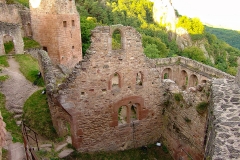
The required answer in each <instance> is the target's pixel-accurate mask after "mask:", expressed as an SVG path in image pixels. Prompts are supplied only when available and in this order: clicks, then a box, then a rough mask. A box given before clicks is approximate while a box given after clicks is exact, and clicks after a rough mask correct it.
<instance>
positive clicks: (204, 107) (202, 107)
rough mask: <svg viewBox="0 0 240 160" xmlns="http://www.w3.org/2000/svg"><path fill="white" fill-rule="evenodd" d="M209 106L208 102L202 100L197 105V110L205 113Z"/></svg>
mask: <svg viewBox="0 0 240 160" xmlns="http://www.w3.org/2000/svg"><path fill="white" fill-rule="evenodd" d="M207 107H208V102H200V103H199V104H198V105H197V107H196V110H197V112H198V113H199V114H204V113H205V112H206V111H207Z"/></svg>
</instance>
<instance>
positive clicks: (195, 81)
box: [189, 74, 198, 87]
mask: <svg viewBox="0 0 240 160" xmlns="http://www.w3.org/2000/svg"><path fill="white" fill-rule="evenodd" d="M196 85H198V78H197V76H196V75H195V74H192V75H191V76H190V78H189V87H194V86H196Z"/></svg>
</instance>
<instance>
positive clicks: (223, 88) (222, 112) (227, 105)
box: [205, 79, 240, 159]
mask: <svg viewBox="0 0 240 160" xmlns="http://www.w3.org/2000/svg"><path fill="white" fill-rule="evenodd" d="M239 97H240V91H239V86H238V85H237V84H236V83H235V82H234V81H233V80H227V79H216V80H214V81H213V82H212V103H211V107H210V108H209V110H208V113H209V114H208V133H207V145H206V148H205V157H206V158H212V159H239V158H240V149H239V144H240V143H239V136H240V134H239V122H240V118H239V113H240V107H239V104H240V98H239Z"/></svg>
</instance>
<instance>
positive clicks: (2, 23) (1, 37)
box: [0, 0, 32, 55]
mask: <svg viewBox="0 0 240 160" xmlns="http://www.w3.org/2000/svg"><path fill="white" fill-rule="evenodd" d="M31 36H32V29H31V18H30V11H29V9H28V8H26V7H23V6H21V5H18V4H6V1H5V0H1V1H0V55H4V54H5V49H4V43H6V42H9V41H12V42H13V44H14V50H15V53H16V54H23V52H24V51H23V50H24V44H23V37H31Z"/></svg>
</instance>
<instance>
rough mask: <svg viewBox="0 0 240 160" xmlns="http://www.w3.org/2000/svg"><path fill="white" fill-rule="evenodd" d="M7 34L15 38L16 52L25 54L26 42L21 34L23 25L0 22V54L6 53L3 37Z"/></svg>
mask: <svg viewBox="0 0 240 160" xmlns="http://www.w3.org/2000/svg"><path fill="white" fill-rule="evenodd" d="M6 35H7V36H11V37H12V38H13V44H14V50H15V53H16V54H23V48H24V43H23V39H22V35H21V26H20V25H18V24H10V23H4V22H0V55H3V54H5V49H4V43H3V38H4V36H6Z"/></svg>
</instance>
